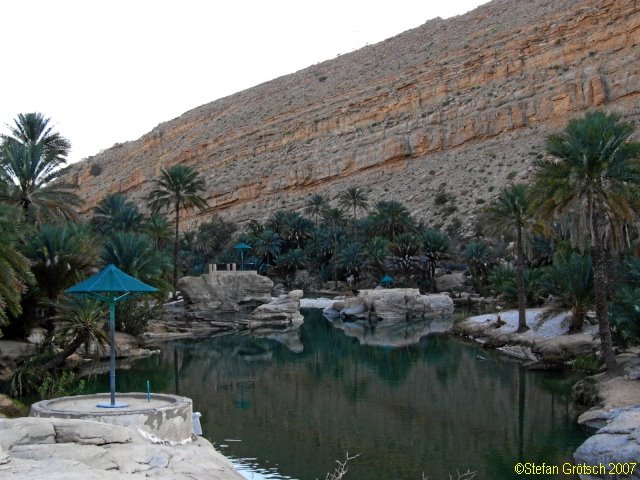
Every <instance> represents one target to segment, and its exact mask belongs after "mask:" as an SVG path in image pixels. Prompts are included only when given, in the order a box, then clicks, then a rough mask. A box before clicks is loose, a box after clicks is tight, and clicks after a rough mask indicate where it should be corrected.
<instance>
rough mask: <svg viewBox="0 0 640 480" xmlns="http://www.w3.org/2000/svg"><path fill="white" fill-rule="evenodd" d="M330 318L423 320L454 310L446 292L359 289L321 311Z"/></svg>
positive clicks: (404, 289)
mask: <svg viewBox="0 0 640 480" xmlns="http://www.w3.org/2000/svg"><path fill="white" fill-rule="evenodd" d="M324 311H325V314H326V315H327V316H328V317H329V318H331V317H337V316H342V317H355V318H358V319H368V320H378V321H385V322H390V323H394V322H404V321H407V320H417V319H425V318H427V317H428V316H431V315H448V314H451V313H453V300H451V298H450V297H449V296H448V295H442V294H435V295H422V294H421V293H420V290H418V289H417V288H376V289H372V290H360V291H359V292H358V296H357V297H355V298H347V299H342V300H338V301H336V302H334V303H333V305H331V307H329V308H327V309H325V310H324Z"/></svg>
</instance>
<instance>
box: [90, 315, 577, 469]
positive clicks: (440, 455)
mask: <svg viewBox="0 0 640 480" xmlns="http://www.w3.org/2000/svg"><path fill="white" fill-rule="evenodd" d="M300 337H301V338H300V339H301V342H302V345H303V346H304V351H303V352H301V353H293V352H291V351H290V350H288V349H287V348H285V347H284V346H283V345H282V344H280V343H278V342H275V341H273V340H268V339H264V338H263V339H260V338H254V337H252V336H250V335H234V336H225V337H218V338H212V339H207V340H201V341H189V342H186V341H176V342H170V343H167V344H166V345H164V346H163V347H162V353H161V354H160V355H159V356H153V357H150V358H148V359H145V360H141V361H139V362H136V363H135V364H134V365H133V367H132V368H131V369H130V370H122V371H119V372H118V390H119V391H142V390H144V389H145V382H146V380H147V379H148V380H150V381H151V386H152V390H153V391H156V392H166V393H179V394H180V395H185V396H188V397H191V398H192V399H193V403H194V410H196V411H200V412H202V415H203V417H202V427H203V430H204V435H205V436H206V437H207V438H208V439H209V440H211V441H212V442H213V443H214V444H215V445H216V447H217V448H219V449H220V450H221V451H222V452H223V453H224V454H225V455H227V456H228V457H230V458H232V459H234V461H235V462H236V463H237V464H238V465H239V468H241V469H243V471H244V475H246V477H247V478H255V479H261V478H298V479H315V478H320V479H324V478H325V474H326V472H328V471H330V470H332V469H333V467H334V466H335V460H336V459H343V458H344V457H345V455H346V453H347V452H349V454H359V457H358V458H357V459H355V460H354V461H352V462H350V469H349V473H348V474H347V476H346V477H345V480H348V479H367V480H369V479H371V480H374V479H385V480H386V479H407V480H409V479H416V480H420V479H421V478H422V474H423V473H424V474H425V475H427V476H428V477H429V478H430V479H431V480H439V479H443V480H445V479H448V478H449V476H448V475H449V474H454V478H455V473H456V471H466V470H467V469H470V470H473V471H476V472H477V477H476V478H477V479H491V480H500V479H513V478H517V477H516V476H515V475H514V473H513V468H514V464H515V463H516V462H517V461H530V462H539V463H542V462H546V463H547V464H554V465H561V464H562V463H563V462H564V461H569V460H570V459H571V454H572V452H573V451H574V450H575V449H576V448H577V446H578V445H579V444H580V443H582V442H583V441H584V439H585V438H586V436H585V434H584V433H583V432H582V431H581V430H580V428H579V427H578V426H577V425H576V423H575V419H576V416H577V412H576V411H574V409H573V407H572V404H571V400H570V388H571V385H572V383H573V381H574V379H571V378H567V377H566V376H557V375H555V376H552V375H549V374H542V373H534V372H529V371H526V370H524V369H522V368H521V367H520V366H519V365H518V364H517V363H514V362H511V361H509V360H505V358H504V357H502V356H498V355H497V354H492V352H487V351H484V350H481V349H479V348H477V347H475V346H471V345H468V344H466V343H464V342H462V341H460V340H458V339H455V338H450V337H446V336H429V337H426V338H423V339H422V340H421V341H420V342H419V343H418V344H416V345H413V346H410V347H404V348H384V347H363V346H360V345H359V343H358V342H357V340H355V339H353V338H350V337H347V336H345V335H344V333H342V332H341V331H337V330H335V329H334V328H333V327H332V326H331V325H330V324H329V323H328V322H327V321H326V320H325V319H324V318H323V317H322V316H321V314H320V312H319V311H315V310H314V311H309V312H307V313H306V314H305V323H304V325H303V326H302V328H301V332H300ZM478 356H481V357H484V358H486V360H482V359H479V358H478ZM93 387H94V388H96V389H97V390H106V389H107V378H106V376H101V377H98V379H97V380H96V384H95V385H93ZM545 478H551V477H545ZM563 478H568V477H563Z"/></svg>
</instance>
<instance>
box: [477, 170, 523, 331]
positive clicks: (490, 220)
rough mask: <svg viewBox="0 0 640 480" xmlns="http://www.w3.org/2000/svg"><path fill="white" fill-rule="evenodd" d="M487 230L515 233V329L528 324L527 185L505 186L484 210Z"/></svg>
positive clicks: (490, 231)
mask: <svg viewBox="0 0 640 480" xmlns="http://www.w3.org/2000/svg"><path fill="white" fill-rule="evenodd" d="M484 225H485V230H486V231H487V233H501V234H507V233H511V232H513V233H515V236H516V288H517V291H518V330H517V332H519V333H521V332H525V331H527V330H528V329H529V327H527V316H526V315H527V293H526V291H525V281H524V239H525V237H526V236H527V235H528V233H529V232H530V231H531V228H532V226H533V220H532V218H531V215H530V214H529V197H528V189H527V186H526V185H524V184H521V183H518V184H513V185H511V186H509V187H506V188H504V189H503V190H502V191H501V192H500V195H498V198H497V199H496V200H494V202H493V203H492V204H491V205H489V206H488V207H487V208H486V209H485V221H484Z"/></svg>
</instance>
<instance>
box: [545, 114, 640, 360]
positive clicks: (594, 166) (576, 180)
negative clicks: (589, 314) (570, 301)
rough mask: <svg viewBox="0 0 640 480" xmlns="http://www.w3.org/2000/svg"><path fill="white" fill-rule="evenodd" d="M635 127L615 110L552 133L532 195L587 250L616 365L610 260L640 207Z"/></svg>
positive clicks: (608, 355) (605, 340) (605, 349)
mask: <svg viewBox="0 0 640 480" xmlns="http://www.w3.org/2000/svg"><path fill="white" fill-rule="evenodd" d="M632 132H633V125H632V124H630V123H626V122H622V121H621V120H620V117H619V116H618V115H616V114H606V113H603V112H593V113H588V114H586V115H585V116H584V117H583V118H580V119H574V120H571V121H570V122H569V124H568V125H567V126H566V127H565V129H564V130H563V131H562V132H561V133H559V134H557V135H552V136H550V137H549V139H548V141H547V151H548V152H549V153H550V154H551V155H553V156H554V157H555V159H553V160H539V161H538V162H536V167H537V172H536V176H535V184H534V189H533V193H534V194H533V196H532V198H535V199H536V208H537V212H538V214H539V215H540V217H541V218H542V219H543V220H546V221H551V220H553V219H554V218H558V217H559V218H560V219H561V220H562V221H563V223H566V224H568V227H569V228H570V230H571V238H572V241H573V242H574V243H575V244H577V245H578V246H580V247H581V248H583V249H586V248H589V249H590V251H591V257H592V260H593V283H594V288H595V305H596V316H597V317H598V327H599V333H600V342H601V345H602V356H603V357H604V360H605V363H606V365H607V368H608V369H615V368H617V362H616V358H615V355H614V352H613V345H612V339H611V325H610V323H609V315H608V312H607V294H608V286H609V285H608V283H609V281H608V278H607V263H608V258H609V256H610V253H611V251H612V250H614V249H616V248H619V247H620V245H621V244H622V240H623V238H622V237H623V232H624V231H625V229H624V228H623V225H624V224H627V225H630V224H632V223H633V222H634V220H636V219H637V218H638V212H639V211H640V195H639V194H638V192H639V191H640V158H639V157H640V144H639V143H636V142H630V141H629V137H630V135H631V134H632Z"/></svg>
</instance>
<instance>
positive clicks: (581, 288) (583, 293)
mask: <svg viewBox="0 0 640 480" xmlns="http://www.w3.org/2000/svg"><path fill="white" fill-rule="evenodd" d="M547 291H548V293H550V294H551V295H554V296H556V297H558V298H559V299H560V300H561V301H562V303H563V306H568V307H571V325H570V326H569V333H575V332H579V331H580V330H582V325H583V323H584V318H585V316H586V314H587V311H588V310H589V308H590V307H591V305H592V304H593V269H592V268H591V257H590V256H589V255H581V254H580V253H578V252H576V251H562V250H560V251H558V252H556V254H555V255H554V258H553V265H552V266H551V267H549V269H548V271H547Z"/></svg>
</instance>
